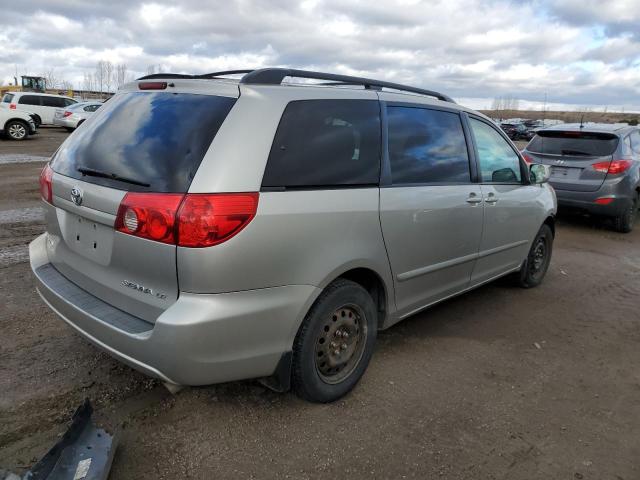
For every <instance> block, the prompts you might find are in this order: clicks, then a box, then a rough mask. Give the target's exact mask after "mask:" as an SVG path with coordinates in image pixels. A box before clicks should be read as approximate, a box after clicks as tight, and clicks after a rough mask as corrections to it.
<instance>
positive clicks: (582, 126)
mask: <svg viewBox="0 0 640 480" xmlns="http://www.w3.org/2000/svg"><path fill="white" fill-rule="evenodd" d="M583 120H584V113H583V114H582V115H581V116H580V128H584V125H583V122H582V121H583Z"/></svg>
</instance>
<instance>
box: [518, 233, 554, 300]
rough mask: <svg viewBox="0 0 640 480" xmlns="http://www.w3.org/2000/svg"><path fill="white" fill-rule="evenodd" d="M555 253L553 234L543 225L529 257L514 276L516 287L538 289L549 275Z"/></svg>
mask: <svg viewBox="0 0 640 480" xmlns="http://www.w3.org/2000/svg"><path fill="white" fill-rule="evenodd" d="M552 251H553V232H552V231H551V228H549V226H548V225H546V224H545V225H542V227H541V228H540V230H539V231H538V234H537V235H536V238H535V239H534V240H533V244H532V245H531V249H530V250H529V255H527V258H526V260H525V261H524V263H523V264H522V268H521V269H520V271H519V272H516V273H515V274H514V279H515V283H516V285H518V286H520V287H522V288H532V287H537V286H538V285H540V283H542V279H543V278H544V276H545V275H546V273H547V270H548V268H549V264H550V263H551V253H552Z"/></svg>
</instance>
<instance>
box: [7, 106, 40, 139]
mask: <svg viewBox="0 0 640 480" xmlns="http://www.w3.org/2000/svg"><path fill="white" fill-rule="evenodd" d="M35 133H36V122H35V120H34V119H33V116H32V115H31V114H29V113H28V112H25V111H23V110H5V109H0V135H3V136H5V137H7V138H9V139H11V140H25V139H27V138H28V137H29V135H33V134H35Z"/></svg>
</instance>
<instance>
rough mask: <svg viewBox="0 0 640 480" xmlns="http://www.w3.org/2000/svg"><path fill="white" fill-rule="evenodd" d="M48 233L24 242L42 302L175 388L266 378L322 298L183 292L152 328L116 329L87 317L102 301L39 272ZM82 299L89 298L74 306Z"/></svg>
mask: <svg viewBox="0 0 640 480" xmlns="http://www.w3.org/2000/svg"><path fill="white" fill-rule="evenodd" d="M46 236H47V234H46V233H45V234H43V235H40V236H39V237H38V238H36V239H35V240H34V241H33V242H31V244H30V245H29V256H30V262H31V268H32V270H33V272H34V275H35V278H36V286H37V289H38V293H39V294H40V296H41V297H42V298H43V300H44V301H45V302H46V303H47V304H48V305H49V306H50V307H51V309H52V310H53V311H54V312H56V313H57V314H58V315H59V316H60V317H61V318H62V319H63V320H64V321H66V322H67V323H68V324H69V325H71V326H72V327H73V328H74V329H75V330H76V331H77V332H78V333H80V334H81V335H83V336H84V337H85V338H87V339H88V340H90V341H91V342H92V343H94V344H95V345H97V346H98V347H100V348H102V349H104V350H106V351H107V352H108V353H109V354H111V355H112V356H113V357H115V358H117V359H118V360H120V361H122V362H123V363H126V364H128V365H130V366H131V367H133V368H135V369H137V370H140V371H142V372H144V373H146V374H147V375H150V376H153V377H156V378H159V379H161V380H163V381H166V382H170V383H174V384H178V385H208V384H212V383H220V382H227V381H233V380H241V379H247V378H259V377H267V376H270V375H272V374H273V373H274V371H275V369H276V367H277V365H278V361H279V360H280V358H281V356H282V354H283V353H284V352H287V351H289V350H291V346H292V344H293V340H294V337H295V334H296V332H297V329H298V326H299V325H300V323H301V321H302V319H303V318H304V315H305V314H306V312H307V310H308V308H309V307H310V305H311V303H312V302H313V301H314V300H315V298H316V297H317V295H318V294H319V293H320V290H319V289H318V288H316V287H314V286H310V285H289V286H283V287H274V288H264V289H259V290H247V291H242V292H233V293H222V294H212V295H204V294H190V293H181V294H180V297H179V299H178V300H177V301H176V302H175V303H174V304H173V305H172V306H171V307H169V308H168V309H167V310H165V311H164V312H163V313H162V314H161V315H160V316H159V317H158V318H157V319H156V322H155V324H151V323H147V325H148V330H145V329H144V328H134V329H131V328H121V327H119V326H118V324H117V323H115V324H114V322H112V321H111V320H110V319H109V318H108V317H107V315H105V316H104V317H103V318H98V317H97V316H96V315H94V314H93V313H90V312H94V313H95V311H96V310H90V308H89V306H91V305H93V306H95V304H96V303H104V302H101V301H100V300H99V299H97V298H96V297H92V296H91V295H90V294H89V293H87V292H84V291H83V290H80V289H79V287H78V286H76V285H74V284H73V283H72V282H70V281H69V280H66V279H64V277H62V280H61V279H60V277H61V276H60V277H58V279H57V281H56V282H53V281H51V278H50V276H47V275H43V274H42V272H43V271H46V270H47V268H48V265H50V264H49V260H48V258H47V252H46V241H47V238H46ZM42 267H47V268H44V269H43V268H42ZM51 268H52V267H51ZM64 282H67V285H64ZM61 283H62V285H61ZM67 292H72V293H71V294H68V293H67ZM78 292H80V293H78ZM82 295H85V296H88V298H83V299H81V301H78V297H79V296H82ZM83 305H86V306H87V308H83V307H82V306H83ZM109 308H111V309H112V310H115V309H113V307H109ZM124 315H125V316H126V315H127V314H126V313H125V314H124ZM110 316H111V315H110ZM110 316H109V317H110ZM140 321H142V320H140ZM142 325H144V324H142Z"/></svg>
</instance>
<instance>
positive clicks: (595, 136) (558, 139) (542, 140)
mask: <svg viewBox="0 0 640 480" xmlns="http://www.w3.org/2000/svg"><path fill="white" fill-rule="evenodd" d="M617 146H618V137H617V136H616V135H613V134H611V133H596V132H578V131H566V132H562V131H555V130H554V131H552V130H549V131H542V132H538V134H537V135H536V136H535V137H533V139H532V140H531V142H530V143H529V145H527V150H529V151H530V152H532V153H547V154H550V155H565V156H571V157H575V156H578V157H580V156H594V157H604V156H607V155H611V154H613V152H614V151H615V150H616V148H617Z"/></svg>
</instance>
